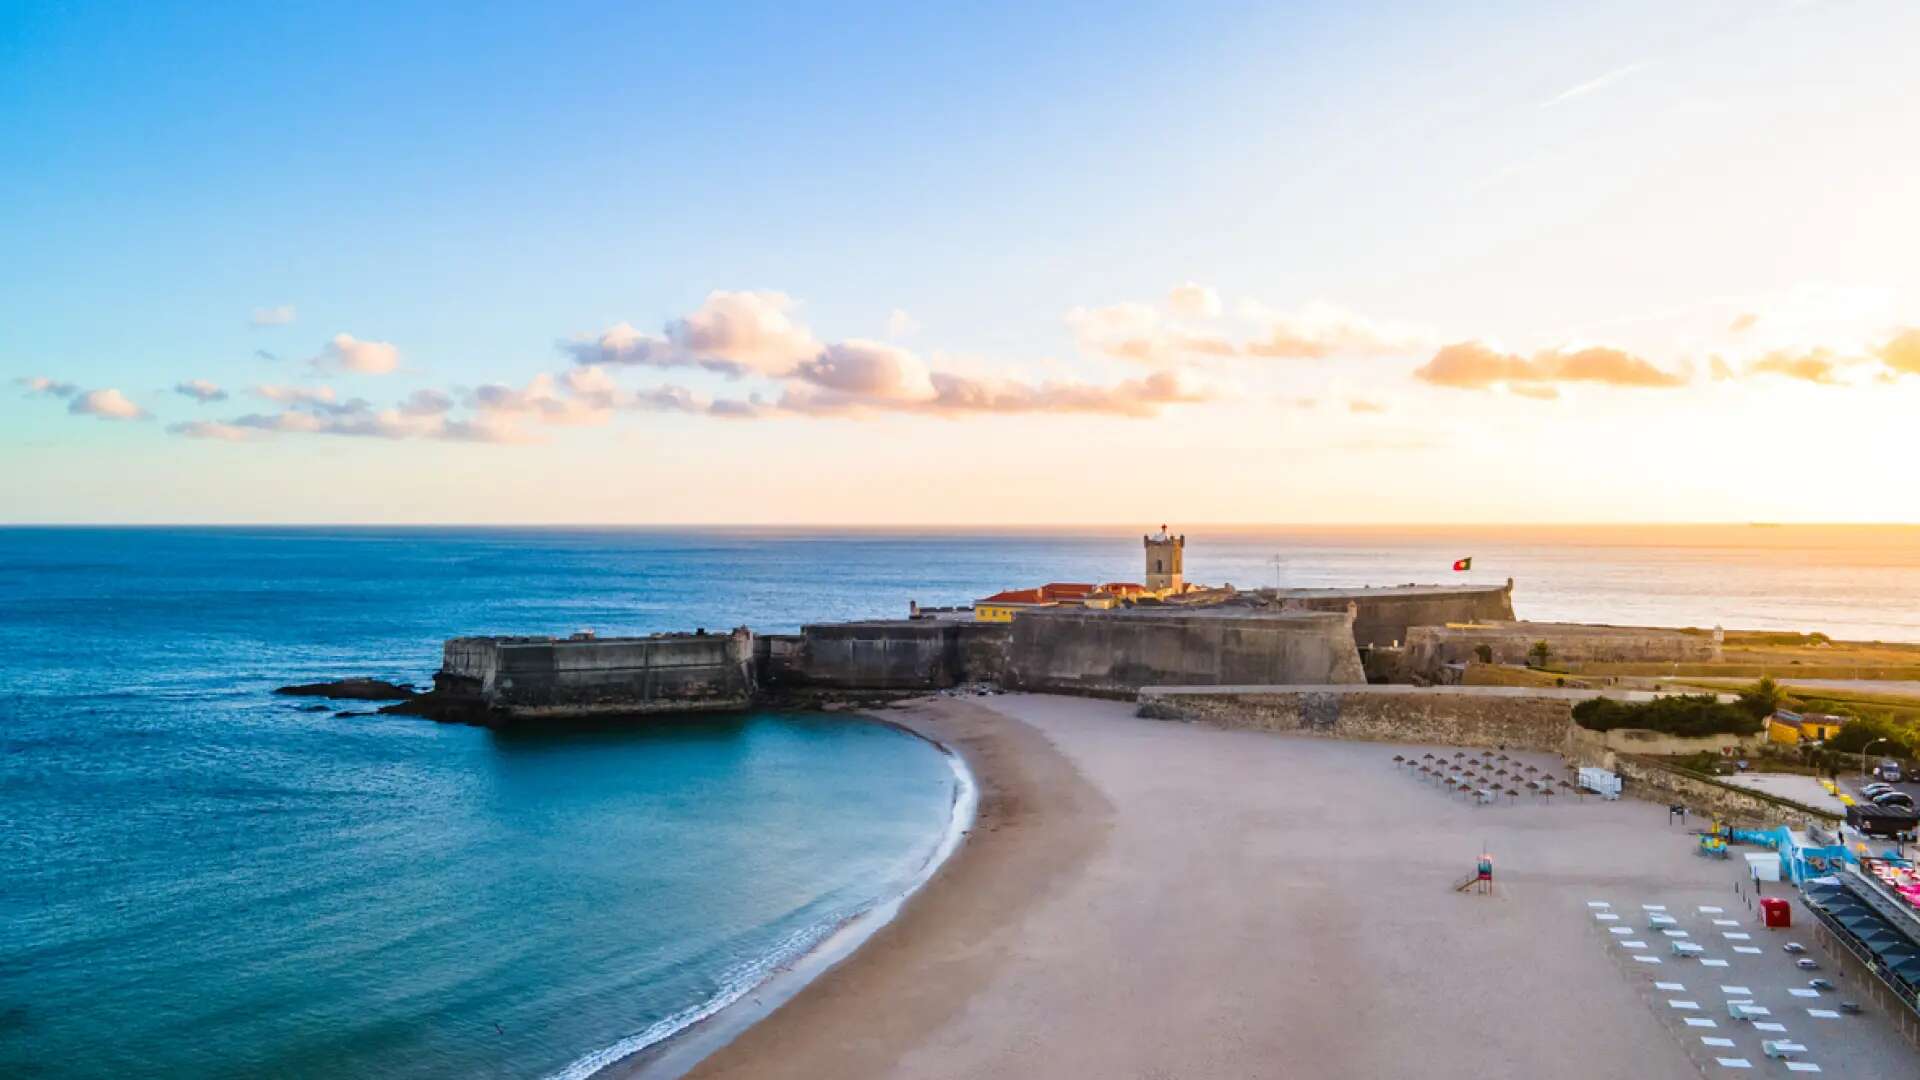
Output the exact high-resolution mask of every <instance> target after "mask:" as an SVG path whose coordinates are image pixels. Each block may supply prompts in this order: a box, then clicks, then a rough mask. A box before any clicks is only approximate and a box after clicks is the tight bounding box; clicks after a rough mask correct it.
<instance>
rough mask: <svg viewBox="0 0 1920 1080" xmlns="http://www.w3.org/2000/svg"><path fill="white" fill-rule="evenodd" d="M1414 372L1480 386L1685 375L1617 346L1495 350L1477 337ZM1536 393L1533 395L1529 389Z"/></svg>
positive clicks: (1624, 381)
mask: <svg viewBox="0 0 1920 1080" xmlns="http://www.w3.org/2000/svg"><path fill="white" fill-rule="evenodd" d="M1413 375H1414V378H1417V379H1420V380H1422V381H1425V382H1429V383H1432V384H1433V385H1435V386H1449V387H1454V388H1456V389H1462V390H1484V389H1487V388H1488V387H1491V386H1495V385H1501V384H1505V385H1507V386H1508V387H1509V388H1511V387H1513V386H1515V385H1517V384H1545V383H1566V382H1591V383H1601V384H1603V385H1607V386H1621V387H1674V386H1683V385H1685V384H1686V381H1687V379H1686V376H1684V375H1676V374H1673V373H1671V372H1666V371H1662V370H1660V369H1659V368H1657V367H1655V366H1653V365H1652V364H1650V363H1648V362H1647V361H1645V360H1643V359H1641V358H1640V357H1638V356H1635V355H1633V354H1632V353H1629V352H1625V351H1622V350H1620V349H1611V348H1602V347H1591V348H1584V349H1572V350H1567V349H1545V350H1542V351H1540V352H1537V353H1534V354H1533V355H1532V356H1531V357H1528V356H1522V355H1520V354H1518V353H1507V352H1500V351H1498V350H1496V349H1493V348H1491V347H1489V346H1487V345H1485V344H1482V343H1481V342H1478V341H1466V342H1460V343H1458V344H1454V345H1447V346H1445V347H1443V348H1441V349H1440V350H1439V351H1438V352H1436V353H1434V354H1433V358H1432V359H1430V360H1428V361H1427V362H1426V363H1425V364H1424V365H1422V366H1420V367H1418V368H1415V369H1414V372H1413ZM1528 396H1538V395H1528Z"/></svg>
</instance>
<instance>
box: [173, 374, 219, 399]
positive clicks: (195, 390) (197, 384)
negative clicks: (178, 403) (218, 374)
mask: <svg viewBox="0 0 1920 1080" xmlns="http://www.w3.org/2000/svg"><path fill="white" fill-rule="evenodd" d="M173 392H174V393H176V394H179V395H180V396H181V397H190V398H192V399H193V400H195V401H198V402H200V403H201V404H203V405H204V404H206V403H207V402H210V401H225V400H227V392H226V391H225V390H222V389H220V388H219V387H217V386H215V385H213V384H212V383H210V382H208V381H207V380H205V379H188V380H187V381H186V382H177V383H174V384H173Z"/></svg>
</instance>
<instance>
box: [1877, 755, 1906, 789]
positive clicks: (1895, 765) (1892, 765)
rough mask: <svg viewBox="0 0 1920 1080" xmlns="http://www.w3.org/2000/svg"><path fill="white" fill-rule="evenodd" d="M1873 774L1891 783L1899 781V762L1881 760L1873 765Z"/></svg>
mask: <svg viewBox="0 0 1920 1080" xmlns="http://www.w3.org/2000/svg"><path fill="white" fill-rule="evenodd" d="M1873 775H1875V776H1877V777H1879V778H1880V779H1882V780H1886V781H1890V782H1892V783H1896V784H1897V783H1899V782H1900V776H1901V774H1900V763H1899V762H1897V761H1893V760H1891V759H1889V760H1886V761H1882V762H1881V763H1880V764H1878V765H1875V766H1874V767H1873Z"/></svg>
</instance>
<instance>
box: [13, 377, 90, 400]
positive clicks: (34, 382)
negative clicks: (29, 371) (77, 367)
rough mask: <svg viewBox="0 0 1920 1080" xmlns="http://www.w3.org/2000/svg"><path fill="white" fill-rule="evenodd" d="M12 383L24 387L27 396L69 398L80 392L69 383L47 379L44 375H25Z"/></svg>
mask: <svg viewBox="0 0 1920 1080" xmlns="http://www.w3.org/2000/svg"><path fill="white" fill-rule="evenodd" d="M14 382H16V383H19V384H20V385H21V386H24V387H26V388H27V393H29V394H44V395H46V396H47V397H57V398H70V397H72V396H73V395H75V394H77V393H79V392H80V388H79V387H77V386H75V385H73V384H72V383H70V382H60V381H58V380H56V379H49V378H47V377H46V376H45V375H27V376H23V377H21V378H18V379H15V380H14Z"/></svg>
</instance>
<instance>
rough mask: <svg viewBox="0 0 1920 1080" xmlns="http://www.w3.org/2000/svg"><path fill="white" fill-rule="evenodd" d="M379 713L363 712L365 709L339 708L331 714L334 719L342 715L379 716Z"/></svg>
mask: <svg viewBox="0 0 1920 1080" xmlns="http://www.w3.org/2000/svg"><path fill="white" fill-rule="evenodd" d="M379 715H380V714H379V713H377V712H365V711H360V712H356V711H354V710H352V709H341V710H340V711H339V712H337V713H334V714H333V716H334V719H336V720H338V719H340V718H341V717H343V716H379Z"/></svg>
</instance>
